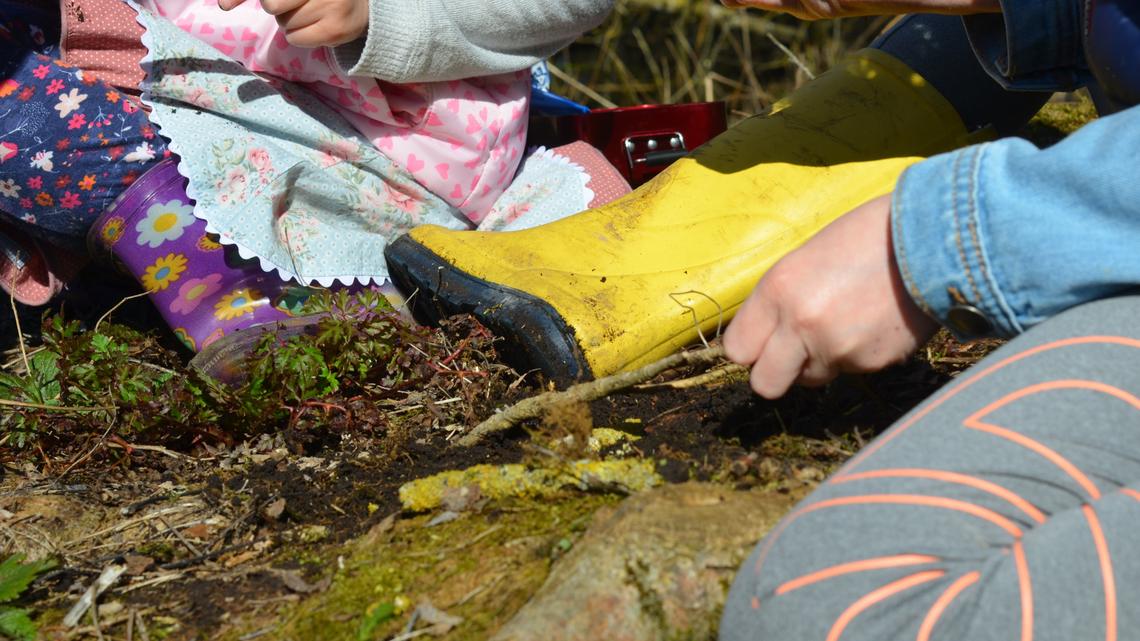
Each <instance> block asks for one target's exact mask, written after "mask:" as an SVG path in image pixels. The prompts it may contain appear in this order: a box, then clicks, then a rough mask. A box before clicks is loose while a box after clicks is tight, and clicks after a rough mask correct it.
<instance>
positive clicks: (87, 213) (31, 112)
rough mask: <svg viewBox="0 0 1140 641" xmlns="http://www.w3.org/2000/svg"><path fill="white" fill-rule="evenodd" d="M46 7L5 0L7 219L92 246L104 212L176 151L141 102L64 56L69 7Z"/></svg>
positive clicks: (38, 233) (0, 80)
mask: <svg viewBox="0 0 1140 641" xmlns="http://www.w3.org/2000/svg"><path fill="white" fill-rule="evenodd" d="M45 4H48V6H45V7H40V6H31V5H28V4H23V3H14V2H10V1H7V0H0V223H7V224H10V225H13V226H15V227H16V228H17V229H20V230H22V231H24V232H26V233H29V234H30V235H32V236H33V237H35V238H37V239H38V240H40V241H42V242H47V243H49V244H52V245H56V246H60V247H63V248H66V249H71V250H73V251H75V250H78V251H82V250H83V247H84V237H85V235H86V233H87V230H88V229H89V228H90V226H91V223H92V222H94V220H95V219H96V218H97V217H98V216H99V214H100V213H102V211H103V209H104V208H105V207H106V206H107V205H109V204H110V203H111V202H112V201H113V200H114V199H115V197H116V196H118V195H119V194H120V193H121V192H122V191H123V190H124V189H125V188H126V187H127V186H128V185H130V184H131V183H132V182H133V181H134V180H135V178H137V177H138V176H139V175H140V174H142V173H143V172H144V171H146V170H147V169H149V168H150V167H151V166H152V165H154V164H155V163H157V162H158V161H160V160H162V159H163V158H164V157H166V156H167V155H169V153H170V152H169V151H167V148H166V142H165V141H164V140H163V138H162V137H161V136H159V135H158V133H157V131H156V130H155V127H154V126H152V125H151V124H150V123H149V122H148V121H147V117H146V113H145V112H144V111H143V110H142V109H140V106H139V103H138V102H137V99H136V98H134V97H132V96H130V95H128V94H126V93H124V92H122V91H120V90H119V89H117V88H115V87H112V86H111V85H109V84H107V83H105V82H103V81H102V80H100V79H98V78H96V77H95V76H94V75H92V74H90V73H85V72H84V71H83V70H82V69H77V68H75V67H71V66H68V65H67V64H66V63H65V62H63V60H61V56H60V51H59V22H60V20H59V18H60V17H59V8H58V6H57V5H55V3H45ZM0 234H3V224H0ZM0 240H2V239H0Z"/></svg>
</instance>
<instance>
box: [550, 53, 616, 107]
mask: <svg viewBox="0 0 1140 641" xmlns="http://www.w3.org/2000/svg"><path fill="white" fill-rule="evenodd" d="M546 67H547V68H548V69H550V75H552V76H554V77H555V78H558V79H559V80H561V81H562V82H565V83H566V84H568V85H570V86H571V87H574V88H575V89H577V90H578V91H581V92H582V93H584V94H586V95H587V96H589V97H590V99H591V100H593V101H595V102H597V103H598V104H599V105H601V106H603V107H605V108H607V109H612V108H614V107H616V106H617V105H616V104H615V103H613V102H611V101H609V100H607V99H606V97H605V96H603V95H602V94H600V93H598V92H596V91H594V90H593V89H591V88H589V87H587V86H586V85H584V84H582V83H581V82H579V81H578V80H577V79H576V78H573V77H571V76H568V75H567V74H566V72H565V71H562V70H561V69H559V68H558V67H555V66H554V65H553V64H551V63H550V62H547V63H546Z"/></svg>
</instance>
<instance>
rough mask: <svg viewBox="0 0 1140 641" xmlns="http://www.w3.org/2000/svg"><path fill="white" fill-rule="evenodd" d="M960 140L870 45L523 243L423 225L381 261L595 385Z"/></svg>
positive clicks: (679, 335) (431, 297)
mask: <svg viewBox="0 0 1140 641" xmlns="http://www.w3.org/2000/svg"><path fill="white" fill-rule="evenodd" d="M965 142H967V133H966V129H965V126H964V125H963V124H962V122H961V120H960V118H959V117H958V115H957V113H956V112H955V111H954V109H953V107H952V106H951V105H950V103H948V102H947V101H946V100H945V99H944V98H943V97H942V96H941V95H940V94H939V93H938V92H937V91H936V90H935V89H933V88H932V87H930V86H929V85H928V84H927V83H926V82H924V81H923V79H922V78H921V77H919V76H918V75H916V74H915V73H914V72H912V71H911V70H910V69H909V68H907V67H906V66H905V65H904V64H903V63H901V62H899V61H898V60H897V59H895V58H893V57H892V56H890V55H888V54H886V53H883V52H882V51H878V50H872V49H868V50H864V51H861V52H859V53H858V54H856V55H855V56H853V57H852V58H851V59H849V60H847V61H846V62H844V63H843V64H841V65H840V66H838V67H837V68H835V69H832V70H831V71H829V72H827V73H826V74H824V75H822V76H820V77H819V78H817V79H815V80H813V81H811V82H810V83H808V84H806V85H804V86H803V87H801V88H800V89H798V90H797V91H795V92H794V93H793V94H792V95H791V96H789V97H788V98H786V99H785V100H783V101H781V102H780V103H778V104H777V105H776V106H775V107H774V108H773V110H772V113H771V114H769V115H766V116H757V117H753V118H750V119H748V120H745V121H744V122H741V123H740V124H738V125H736V126H735V127H733V128H731V129H730V130H728V131H727V132H725V133H724V134H722V135H720V136H718V137H717V138H715V139H714V140H712V141H710V142H709V143H708V144H706V145H704V146H702V147H700V148H699V149H697V150H696V151H695V152H694V153H693V154H692V155H690V156H688V157H686V158H683V159H681V160H679V161H677V162H676V163H675V164H673V165H672V166H671V167H669V168H668V169H667V170H666V171H664V172H663V173H661V174H660V175H659V176H658V177H656V178H655V179H653V180H652V181H650V182H649V183H646V184H645V185H643V186H641V187H640V188H639V189H637V190H636V191H634V192H633V193H631V194H629V195H627V196H625V197H623V198H621V199H619V200H616V201H614V202H612V203H610V204H608V205H605V206H603V207H600V208H598V209H593V210H589V211H585V212H582V213H579V214H576V215H573V216H570V217H567V218H564V219H562V220H559V221H557V222H554V223H550V224H547V225H543V226H541V227H536V228H533V229H528V230H523V231H518V232H507V233H502V232H500V233H493V232H492V233H487V232H468V231H452V230H448V229H444V228H441V227H435V226H424V227H417V228H416V229H413V230H412V231H411V233H409V234H408V235H406V236H404V237H402V238H400V239H398V240H397V241H396V242H395V243H393V244H391V245H390V246H389V247H388V249H387V251H386V255H387V258H388V264H389V266H390V268H391V271H392V277H393V279H394V280H395V281H396V284H397V285H398V286H399V287H400V288H401V289H403V290H404V291H406V292H408V293H411V292H413V291H415V292H416V293H415V294H414V295H413V304H414V306H415V310H416V313H417V314H418V315H420V316H421V317H427V318H428V319H438V318H441V317H445V316H448V315H451V314H455V313H461V312H466V313H473V314H475V315H476V316H477V317H478V318H479V319H480V320H481V321H482V322H483V323H484V324H486V325H487V326H488V327H489V328H491V330H492V331H494V332H495V333H497V334H499V335H500V336H503V337H504V338H505V339H506V341H505V348H504V349H503V352H504V356H505V357H506V358H507V360H508V362H511V363H512V364H514V365H515V366H516V367H517V368H520V369H532V368H538V369H541V370H542V371H543V372H544V373H545V374H546V375H547V376H548V377H550V378H552V379H554V380H556V381H559V382H563V383H565V382H569V381H573V380H576V379H585V378H590V377H600V376H605V375H608V374H612V373H615V372H619V371H623V370H628V369H633V368H636V367H638V366H641V365H644V364H646V363H649V362H652V361H654V360H657V359H659V358H662V357H664V356H667V355H669V354H671V353H673V352H675V351H677V350H678V349H680V348H682V347H684V346H686V345H689V344H691V343H693V342H696V341H697V339H698V327H699V328H700V331H701V332H702V333H703V335H705V336H709V335H711V334H713V333H715V331H716V329H717V327H718V326H721V325H723V324H726V323H727V322H728V321H729V319H730V318H731V317H732V315H733V314H734V313H735V311H736V309H737V308H738V307H739V306H740V304H741V303H742V302H743V301H744V299H745V297H746V296H747V295H748V293H749V292H750V291H751V290H752V288H753V287H754V286H755V285H756V282H757V281H758V280H759V279H760V277H761V276H762V275H763V274H764V272H765V271H766V270H767V269H768V268H769V267H770V266H771V265H772V264H773V263H775V262H776V261H777V260H778V259H779V258H780V257H782V256H784V255H785V254H787V253H788V252H789V251H791V250H793V249H795V248H796V247H798V246H799V245H800V244H801V243H803V242H804V241H805V240H806V239H808V238H809V237H811V236H812V235H813V234H815V233H816V232H818V231H819V230H820V229H822V228H823V227H824V226H826V225H827V224H828V223H830V222H831V221H832V220H834V219H835V218H836V217H838V216H840V215H842V214H844V213H846V212H847V211H849V210H851V209H853V208H854V207H856V206H858V205H860V204H862V203H864V202H866V201H868V200H870V199H872V198H874V197H876V196H880V195H882V194H885V193H887V192H889V191H891V190H892V189H893V187H894V184H895V181H896V180H897V178H898V177H899V174H900V173H901V172H902V171H903V169H905V168H906V167H907V166H909V165H910V164H912V163H914V162H917V161H918V160H921V159H922V158H923V157H925V156H928V155H931V154H935V153H939V152H942V151H946V150H949V149H952V148H954V147H957V146H960V145H962V144H964V143H965Z"/></svg>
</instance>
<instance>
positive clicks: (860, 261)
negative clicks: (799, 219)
mask: <svg viewBox="0 0 1140 641" xmlns="http://www.w3.org/2000/svg"><path fill="white" fill-rule="evenodd" d="M890 203H891V201H890V196H889V195H888V196H882V197H880V198H876V199H875V200H872V201H870V202H868V203H866V204H864V205H861V206H860V207H858V208H856V209H854V210H852V211H851V212H850V213H848V214H846V215H844V216H843V217H841V218H839V219H838V220H836V221H835V222H833V223H832V224H830V225H828V226H827V227H826V228H824V229H823V231H821V232H819V233H818V234H816V235H815V236H814V237H812V238H811V239H810V240H808V241H807V242H806V243H804V244H803V245H802V246H801V247H800V248H799V249H797V250H795V251H793V252H791V253H790V254H788V255H787V256H785V257H784V258H782V259H781V260H780V261H779V262H777V263H776V264H775V265H773V266H772V268H771V269H769V270H768V272H767V273H766V274H765V275H764V277H763V278H761V279H760V283H759V284H758V285H757V286H756V289H755V290H753V292H752V295H751V296H749V298H748V300H746V301H745V302H744V305H743V306H741V308H740V311H739V312H737V314H736V318H735V319H733V321H732V323H731V324H730V325H729V327H728V330H727V331H725V334H724V349H725V352H726V353H727V354H728V357H729V358H730V359H732V360H733V361H736V362H737V363H740V364H741V365H750V366H751V367H752V376H751V383H752V389H754V390H755V391H756V393H758V394H760V395H761V396H763V397H765V398H778V397H780V396H782V395H783V394H784V392H786V391H787V390H788V388H789V387H791V385H792V384H793V383H799V384H801V385H809V386H812V385H822V384H824V383H827V382H828V381H830V380H831V379H833V378H835V377H836V376H837V375H838V374H839V373H840V372H869V371H875V370H879V369H882V368H884V367H887V366H888V365H892V364H895V363H899V362H902V361H903V360H904V359H905V358H906V357H907V356H908V355H909V354H911V353H912V352H914V351H915V350H916V349H918V347H919V346H920V345H922V344H923V343H924V342H925V341H926V340H927V339H928V338H930V336H931V335H933V333H934V331H935V330H936V329H937V328H938V324H937V323H936V322H935V321H934V320H933V319H931V318H930V317H929V316H927V315H926V314H924V313H923V312H922V310H920V309H919V308H918V306H917V305H915V303H914V302H913V301H912V300H911V298H910V296H909V295H908V294H907V293H906V290H905V287H904V285H903V282H902V278H901V277H900V275H899V272H898V267H897V266H896V265H895V260H894V256H893V251H892V247H891V236H890V206H891V205H890Z"/></svg>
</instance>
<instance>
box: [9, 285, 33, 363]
mask: <svg viewBox="0 0 1140 641" xmlns="http://www.w3.org/2000/svg"><path fill="white" fill-rule="evenodd" d="M8 302H9V303H11V304H12V318H14V319H16V337H17V338H18V339H19V341H20V356H21V357H22V358H23V359H24V372H26V373H28V374H31V373H32V366H31V365H29V364H28V348H27V347H26V346H25V345H24V330H23V328H21V327H20V312H19V310H17V309H16V297H15V296H14V295H13V294H11V293H9V294H8Z"/></svg>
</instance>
